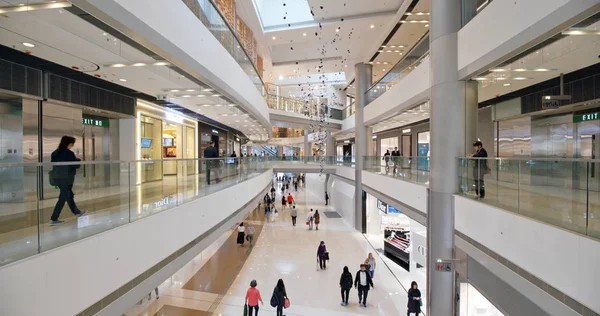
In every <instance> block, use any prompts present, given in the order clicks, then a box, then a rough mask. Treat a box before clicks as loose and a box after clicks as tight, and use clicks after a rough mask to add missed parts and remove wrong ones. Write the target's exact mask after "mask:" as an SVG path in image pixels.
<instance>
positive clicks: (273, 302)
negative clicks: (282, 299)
mask: <svg viewBox="0 0 600 316" xmlns="http://www.w3.org/2000/svg"><path fill="white" fill-rule="evenodd" d="M275 291H276V289H273V295H271V302H270V303H271V307H277V305H279V304H278V303H279V300H278V299H277V294H276V292H275Z"/></svg>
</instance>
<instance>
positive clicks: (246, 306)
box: [244, 304, 248, 316]
mask: <svg viewBox="0 0 600 316" xmlns="http://www.w3.org/2000/svg"><path fill="white" fill-rule="evenodd" d="M244 316H248V304H244Z"/></svg>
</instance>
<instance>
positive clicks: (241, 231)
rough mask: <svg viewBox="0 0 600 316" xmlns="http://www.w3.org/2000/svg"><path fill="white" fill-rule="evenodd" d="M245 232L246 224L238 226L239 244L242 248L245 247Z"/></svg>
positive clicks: (242, 223)
mask: <svg viewBox="0 0 600 316" xmlns="http://www.w3.org/2000/svg"><path fill="white" fill-rule="evenodd" d="M245 231H246V229H245V228H244V222H241V223H240V226H238V236H237V243H238V244H240V246H242V247H244V237H245Z"/></svg>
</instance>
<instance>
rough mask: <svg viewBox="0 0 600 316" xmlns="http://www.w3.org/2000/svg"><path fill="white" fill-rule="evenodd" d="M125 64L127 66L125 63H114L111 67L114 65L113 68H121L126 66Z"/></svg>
mask: <svg viewBox="0 0 600 316" xmlns="http://www.w3.org/2000/svg"><path fill="white" fill-rule="evenodd" d="M125 66H126V65H125V64H114V65H111V66H110V67H112V68H121V67H125Z"/></svg>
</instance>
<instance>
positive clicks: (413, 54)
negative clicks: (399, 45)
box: [366, 33, 429, 105]
mask: <svg viewBox="0 0 600 316" xmlns="http://www.w3.org/2000/svg"><path fill="white" fill-rule="evenodd" d="M428 56H429V33H427V34H426V35H424V36H423V37H422V38H421V39H420V40H419V42H418V43H417V44H416V45H415V46H414V47H413V48H412V49H411V50H410V51H409V52H408V53H406V55H405V56H404V57H403V58H402V59H401V60H400V61H399V62H398V63H397V64H396V65H394V67H392V69H390V71H388V72H387V73H386V74H385V75H384V76H383V77H381V79H379V81H377V82H376V83H375V84H373V85H372V86H371V87H370V88H369V90H367V92H366V96H367V105H368V104H369V103H371V102H373V100H375V99H377V98H378V97H380V96H381V95H382V94H384V93H385V92H387V91H388V90H389V89H391V88H392V87H393V86H395V85H396V84H397V83H398V82H400V80H402V78H404V77H405V76H406V75H408V74H409V73H411V72H412V71H413V70H415V69H416V68H417V67H418V66H419V65H420V64H421V63H422V62H423V61H424V60H425V59H426V57H428Z"/></svg>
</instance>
